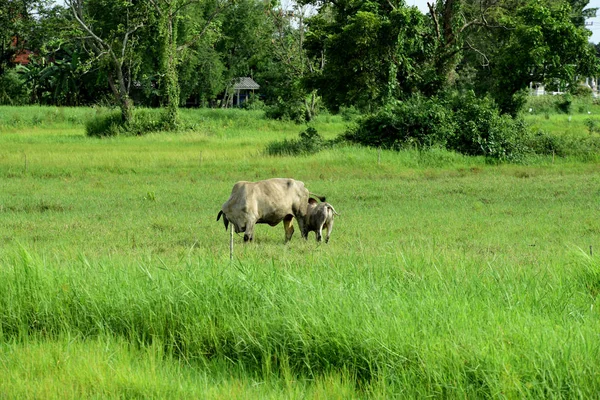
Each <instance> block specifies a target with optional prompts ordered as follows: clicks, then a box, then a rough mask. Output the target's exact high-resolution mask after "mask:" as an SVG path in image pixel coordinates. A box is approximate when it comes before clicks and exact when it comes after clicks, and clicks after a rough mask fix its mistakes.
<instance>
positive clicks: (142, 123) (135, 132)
mask: <svg viewBox="0 0 600 400" xmlns="http://www.w3.org/2000/svg"><path fill="white" fill-rule="evenodd" d="M167 126H168V123H167V121H166V118H165V116H164V114H163V110H154V109H136V110H134V113H133V118H132V120H131V121H130V122H129V123H125V122H124V121H123V118H122V116H121V112H120V111H119V110H113V111H108V112H99V113H98V114H97V115H96V116H95V117H94V118H92V119H91V120H89V121H88V122H87V123H86V125H85V132H86V135H88V136H98V137H101V136H117V135H126V136H141V135H145V134H146V133H150V132H158V131H162V130H166V128H167Z"/></svg>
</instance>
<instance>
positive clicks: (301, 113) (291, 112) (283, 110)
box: [265, 97, 310, 124]
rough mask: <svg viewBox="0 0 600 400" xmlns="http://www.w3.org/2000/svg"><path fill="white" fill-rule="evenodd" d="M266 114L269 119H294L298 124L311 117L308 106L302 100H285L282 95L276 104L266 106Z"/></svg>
mask: <svg viewBox="0 0 600 400" xmlns="http://www.w3.org/2000/svg"><path fill="white" fill-rule="evenodd" d="M265 116H266V117H267V118H269V119H279V120H282V121H293V122H295V123H297V124H301V123H303V122H306V121H308V120H309V119H310V118H308V117H309V115H308V111H307V110H306V106H305V105H304V103H303V102H302V101H292V100H290V101H284V100H283V99H282V98H281V97H280V98H279V99H277V103H275V104H274V105H271V106H268V107H265Z"/></svg>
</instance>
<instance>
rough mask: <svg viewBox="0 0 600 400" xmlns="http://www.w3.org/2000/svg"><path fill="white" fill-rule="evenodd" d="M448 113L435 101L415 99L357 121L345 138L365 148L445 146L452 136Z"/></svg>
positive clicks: (395, 148)
mask: <svg viewBox="0 0 600 400" xmlns="http://www.w3.org/2000/svg"><path fill="white" fill-rule="evenodd" d="M453 124H454V121H453V120H452V115H451V112H450V111H449V110H448V109H447V108H446V107H445V105H444V104H443V103H442V102H440V101H439V100H438V99H428V98H425V97H422V96H419V95H415V96H413V97H411V98H409V99H408V100H406V101H404V102H400V103H398V104H396V105H394V106H388V107H385V108H383V109H381V110H380V111H378V112H377V113H375V114H372V115H366V116H364V117H362V118H360V119H359V120H358V122H357V124H356V127H355V128H353V129H351V130H350V131H349V132H348V133H346V134H345V135H344V138H345V139H346V140H349V141H351V142H355V143H359V144H362V145H364V146H371V147H382V148H385V149H394V150H399V149H401V148H404V147H407V146H408V147H410V146H413V145H415V146H417V147H428V146H435V145H442V146H443V145H444V144H445V143H446V140H447V138H448V137H449V136H450V135H451V134H452V133H453V132H454V130H455V129H454V127H453Z"/></svg>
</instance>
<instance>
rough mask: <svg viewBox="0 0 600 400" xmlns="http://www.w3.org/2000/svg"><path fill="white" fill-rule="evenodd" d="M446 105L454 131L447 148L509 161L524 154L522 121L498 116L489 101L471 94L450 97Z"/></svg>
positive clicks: (491, 102)
mask: <svg viewBox="0 0 600 400" xmlns="http://www.w3.org/2000/svg"><path fill="white" fill-rule="evenodd" d="M449 103H450V104H449V106H450V108H451V109H452V110H453V118H454V121H455V128H456V130H455V132H454V134H452V135H451V136H450V137H449V138H448V145H447V147H448V149H450V150H455V151H457V152H459V153H462V154H467V155H474V156H479V155H482V156H486V157H490V158H494V159H498V160H511V161H516V160H519V159H521V158H522V157H524V156H525V154H526V153H528V151H529V149H528V148H527V145H526V144H525V142H526V138H527V135H528V131H527V125H526V124H525V121H524V120H523V119H522V118H518V117H516V118H512V117H510V116H509V115H506V114H504V115H500V112H499V110H498V108H497V107H496V105H495V103H494V102H493V101H492V100H491V99H489V98H483V99H481V98H477V97H476V96H475V95H474V94H473V93H472V92H470V93H466V94H460V95H459V94H454V95H453V96H451V98H450V102H449Z"/></svg>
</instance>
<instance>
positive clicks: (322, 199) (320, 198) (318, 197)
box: [308, 192, 326, 201]
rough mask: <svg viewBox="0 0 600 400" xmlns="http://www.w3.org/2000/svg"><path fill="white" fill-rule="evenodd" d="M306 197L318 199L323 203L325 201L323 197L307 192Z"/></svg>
mask: <svg viewBox="0 0 600 400" xmlns="http://www.w3.org/2000/svg"><path fill="white" fill-rule="evenodd" d="M308 195H309V196H313V197H316V198H317V199H319V200H320V201H325V200H326V199H325V196H319V195H318V194H314V193H311V192H308Z"/></svg>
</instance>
